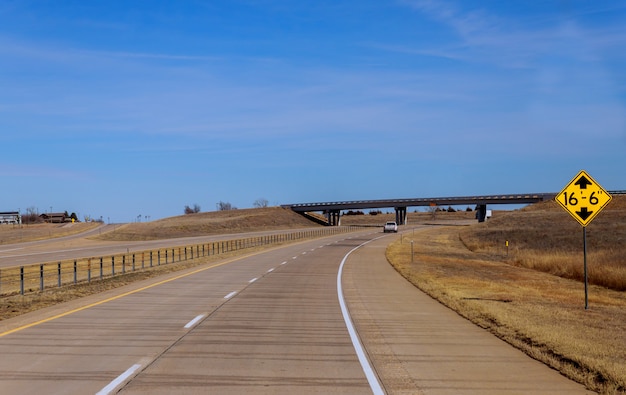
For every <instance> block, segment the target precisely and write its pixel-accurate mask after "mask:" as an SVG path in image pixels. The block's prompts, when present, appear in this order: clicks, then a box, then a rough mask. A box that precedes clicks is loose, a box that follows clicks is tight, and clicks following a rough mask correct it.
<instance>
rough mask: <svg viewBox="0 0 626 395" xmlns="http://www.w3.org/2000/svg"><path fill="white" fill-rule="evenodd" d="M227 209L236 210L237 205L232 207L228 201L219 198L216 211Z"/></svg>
mask: <svg viewBox="0 0 626 395" xmlns="http://www.w3.org/2000/svg"><path fill="white" fill-rule="evenodd" d="M228 210H237V207H234V206H233V205H232V204H230V203H228V202H222V201H221V200H220V201H219V203H217V211H228Z"/></svg>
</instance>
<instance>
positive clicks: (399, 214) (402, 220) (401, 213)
mask: <svg viewBox="0 0 626 395" xmlns="http://www.w3.org/2000/svg"><path fill="white" fill-rule="evenodd" d="M395 209H396V223H397V224H398V225H406V207H396V208H395Z"/></svg>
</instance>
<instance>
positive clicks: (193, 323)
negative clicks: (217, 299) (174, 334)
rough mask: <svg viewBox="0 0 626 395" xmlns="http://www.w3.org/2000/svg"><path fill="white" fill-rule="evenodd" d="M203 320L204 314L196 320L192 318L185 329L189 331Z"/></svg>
mask: <svg viewBox="0 0 626 395" xmlns="http://www.w3.org/2000/svg"><path fill="white" fill-rule="evenodd" d="M203 318H204V314H200V315H199V316H197V317H196V318H194V319H193V320H191V321H189V322H188V323H187V325H185V329H189V328H191V327H192V326H194V325H196V324H197V323H198V321H200V320H201V319H203Z"/></svg>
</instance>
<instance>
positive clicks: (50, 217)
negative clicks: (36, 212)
mask: <svg viewBox="0 0 626 395" xmlns="http://www.w3.org/2000/svg"><path fill="white" fill-rule="evenodd" d="M39 218H41V219H43V220H44V221H45V222H48V223H52V224H62V223H64V222H71V221H72V219H71V218H70V217H69V215H67V213H45V214H41V215H40V216H39Z"/></svg>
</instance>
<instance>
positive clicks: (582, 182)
mask: <svg viewBox="0 0 626 395" xmlns="http://www.w3.org/2000/svg"><path fill="white" fill-rule="evenodd" d="M574 185H578V186H579V187H580V189H587V185H593V182H591V181H589V180H588V179H587V177H585V176H581V177H580V178H579V179H578V181H576V183H574Z"/></svg>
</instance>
